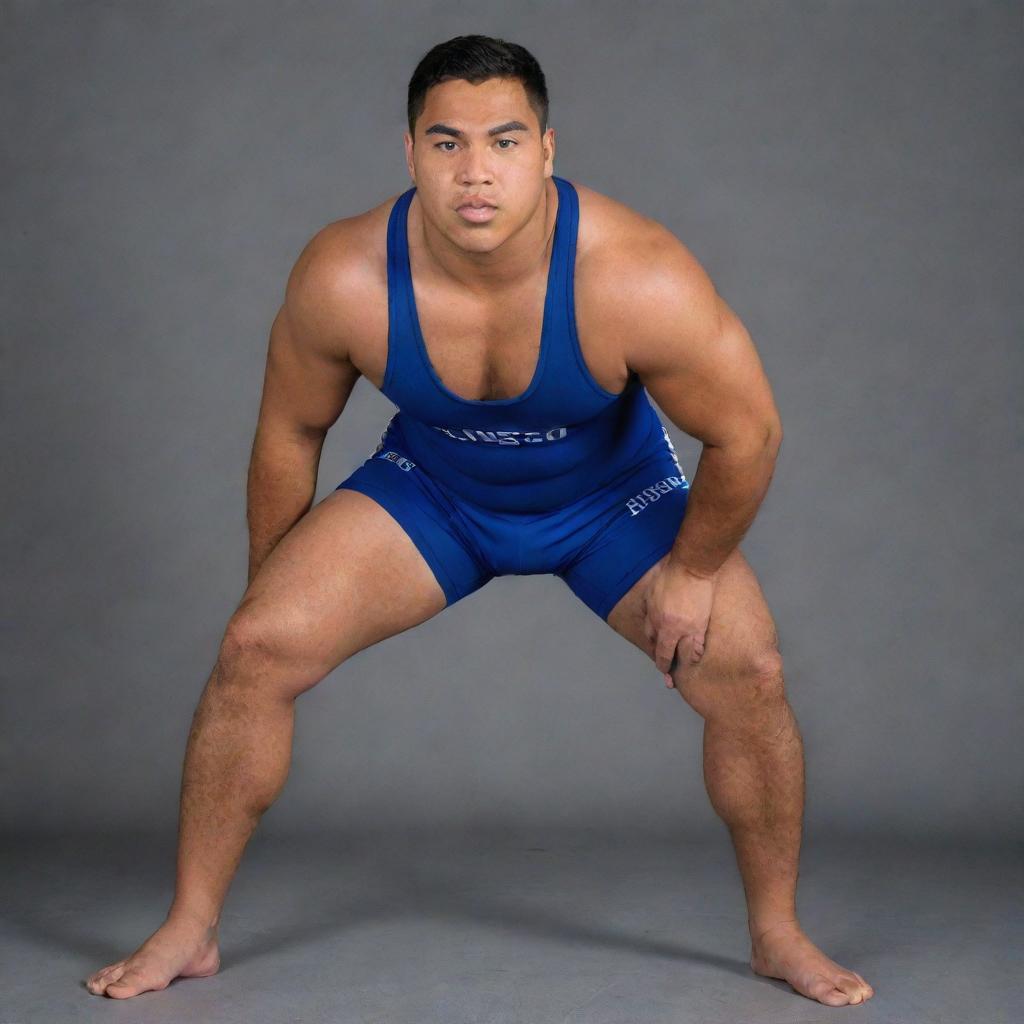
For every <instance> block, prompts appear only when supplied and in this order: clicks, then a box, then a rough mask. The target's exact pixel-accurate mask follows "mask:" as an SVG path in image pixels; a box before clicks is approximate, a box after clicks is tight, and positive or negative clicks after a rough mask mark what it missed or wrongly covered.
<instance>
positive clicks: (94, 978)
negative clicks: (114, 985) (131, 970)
mask: <svg viewBox="0 0 1024 1024" xmlns="http://www.w3.org/2000/svg"><path fill="white" fill-rule="evenodd" d="M127 963H128V961H127V960H118V961H117V963H115V964H110V965H108V966H107V967H103V968H101V969H100V970H98V971H97V972H96V973H95V974H91V975H89V977H88V978H87V979H86V981H85V987H86V988H87V989H88V990H89V991H90V992H92V993H93V995H102V994H103V989H104V987H105V986H106V985H107V984H109V983H110V981H112V980H113V978H114V972H115V971H117V972H119V975H120V974H121V973H124V968H125V965H126V964H127Z"/></svg>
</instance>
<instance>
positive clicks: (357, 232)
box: [285, 196, 398, 372]
mask: <svg viewBox="0 0 1024 1024" xmlns="http://www.w3.org/2000/svg"><path fill="white" fill-rule="evenodd" d="M397 198H398V197H397V196H390V197H389V198H388V199H386V200H385V201H384V202H382V203H380V204H379V205H377V206H375V207H373V208H372V209H370V210H367V211H366V212H365V213H361V214H357V215H355V216H351V217H343V218H340V219H338V220H335V221H332V222H330V223H329V224H326V225H324V227H322V228H320V230H319V231H317V232H316V233H315V234H314V235H313V236H312V237H311V238H310V239H309V241H308V242H307V243H306V244H305V246H304V247H303V249H302V251H301V253H300V254H299V256H298V258H297V259H296V261H295V265H294V267H293V268H292V270H291V273H290V274H289V277H288V284H287V287H286V292H285V304H286V307H287V309H288V314H289V319H290V320H291V322H292V324H293V326H294V327H295V328H296V329H297V330H298V331H299V332H301V333H302V334H303V335H304V336H305V337H307V338H308V339H309V342H310V344H313V345H315V346H317V347H318V348H321V349H323V350H324V354H331V353H333V354H335V355H337V356H338V357H339V358H348V359H350V360H351V361H352V362H353V363H354V364H355V365H356V366H357V367H358V368H359V369H360V370H363V371H364V372H365V370H364V364H365V363H366V354H367V351H368V346H370V348H371V350H372V343H373V340H374V339H375V338H379V337H381V332H383V336H384V337H386V336H387V219H388V214H389V212H390V210H391V206H392V205H393V204H394V202H395V200H396V199H397ZM370 362H371V364H372V359H371V360H370Z"/></svg>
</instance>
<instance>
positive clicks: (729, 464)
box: [670, 434, 779, 576]
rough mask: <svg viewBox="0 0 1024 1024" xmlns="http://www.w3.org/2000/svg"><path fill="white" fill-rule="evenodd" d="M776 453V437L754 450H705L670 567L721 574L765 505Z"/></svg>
mask: <svg viewBox="0 0 1024 1024" xmlns="http://www.w3.org/2000/svg"><path fill="white" fill-rule="evenodd" d="M778 448H779V441H778V440H777V439H776V436H775V435H774V434H769V435H768V437H767V438H766V439H765V441H764V442H763V443H761V444H755V445H751V444H749V443H747V444H744V443H737V444H733V445H726V446H720V447H719V446H713V445H707V444H706V445H704V448H703V450H702V451H701V456H700V460H699V461H698V463H697V471H696V473H695V474H694V477H693V482H692V484H691V485H690V494H689V498H688V500H687V505H686V515H685V516H683V523H682V526H681V527H680V528H679V533H678V535H677V536H676V540H675V543H674V545H673V547H672V551H671V552H670V561H672V562H673V563H675V564H677V565H679V566H683V567H685V568H687V569H689V570H690V571H691V572H694V573H697V574H699V575H704V576H710V575H712V574H713V573H716V572H717V571H718V570H719V569H720V568H721V566H722V563H723V562H724V561H725V560H726V559H727V558H728V557H729V555H730V554H731V553H732V552H733V551H734V550H735V549H736V547H737V545H738V544H739V542H740V540H741V539H742V538H743V536H744V535H745V534H746V532H747V530H748V529H749V528H750V525H751V523H753V521H754V517H755V515H756V514H757V510H758V508H759V507H760V505H761V502H762V501H763V500H764V496H765V494H766V493H767V491H768V485H769V484H770V483H771V478H772V473H773V472H774V469H775V459H776V456H777V454H778Z"/></svg>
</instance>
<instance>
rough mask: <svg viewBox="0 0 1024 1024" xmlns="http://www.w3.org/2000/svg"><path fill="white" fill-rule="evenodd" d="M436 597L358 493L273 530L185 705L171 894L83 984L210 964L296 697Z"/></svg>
mask: <svg viewBox="0 0 1024 1024" xmlns="http://www.w3.org/2000/svg"><path fill="white" fill-rule="evenodd" d="M445 604H446V602H445V597H444V593H443V591H442V590H441V587H440V586H439V584H438V583H437V581H436V580H435V578H434V576H433V573H432V572H431V570H430V568H429V566H428V565H427V563H426V562H425V561H424V560H423V558H422V556H421V555H420V554H419V552H418V550H417V549H416V547H415V546H414V545H413V543H412V541H411V540H410V539H409V537H408V536H407V535H406V533H405V532H404V531H403V530H402V529H401V527H400V526H399V525H398V523H396V522H395V520H394V519H392V518H391V516H390V515H388V513H386V512H385V511H384V510H383V509H382V508H381V507H380V506H379V505H378V504H377V503H376V502H374V501H373V500H372V499H370V498H368V497H366V496H365V495H363V494H360V493H357V492H353V491H349V490H341V491H335V492H333V493H332V494H331V495H330V496H329V497H328V498H326V499H325V500H324V501H322V502H321V503H320V504H319V505H317V506H315V507H314V508H313V509H311V510H310V512H309V513H308V514H307V515H306V516H305V517H303V519H302V520H300V521H299V523H297V524H296V525H295V527H294V528H293V529H292V530H291V531H290V532H289V533H288V534H287V535H286V536H285V537H284V538H283V539H282V540H281V541H280V543H279V544H278V546H277V547H276V548H275V549H274V551H273V552H272V553H271V555H270V556H269V557H268V558H267V560H266V562H265V563H264V564H263V566H262V567H261V568H260V571H259V573H258V574H257V575H256V578H255V579H254V580H253V581H252V584H251V585H250V587H249V589H248V591H247V592H246V595H245V597H244V598H243V600H242V603H241V604H240V605H239V608H238V610H237V611H236V612H235V614H234V616H233V617H232V619H231V622H230V623H229V624H228V627H227V630H226V631H225V636H224V641H223V643H222V645H221V650H220V654H219V656H218V659H217V663H216V665H215V666H214V669H213V672H212V673H211V675H210V679H209V681H208V682H207V684H206V688H205V689H204V691H203V695H202V697H201V699H200V701H199V705H198V707H197V708H196V711H195V715H194V716H193V720H192V728H191V732H190V735H189V738H188V743H187V747H186V753H185V764H184V769H183V772H182V787H181V803H180V814H179V822H178V826H179V838H178V860H177V878H176V888H175V896H174V901H173V903H172V905H171V908H170V910H169V912H168V914H167V917H166V919H165V921H164V924H163V925H161V927H160V928H158V929H157V931H156V932H154V933H153V935H151V936H150V938H149V939H147V940H146V942H144V943H143V944H142V946H140V947H139V948H138V949H137V950H136V951H135V953H133V954H132V955H131V956H129V957H127V958H125V959H124V960H119V961H117V962H116V963H114V964H110V965H109V966H107V967H105V968H104V969H103V970H100V971H97V972H96V973H95V974H94V975H92V976H91V977H90V978H89V979H88V981H87V982H86V987H87V988H88V989H89V991H90V992H92V993H93V994H95V995H102V994H104V993H105V994H106V995H109V996H112V997H114V998H119V999H124V998H128V997H130V996H134V995H138V994H139V993H140V992H146V991H151V990H159V989H162V988H166V987H167V985H168V984H169V983H170V982H171V981H172V980H173V979H174V978H176V977H202V976H208V975H210V974H213V973H215V972H216V971H217V969H218V967H219V964H220V958H219V953H218V948H217V927H218V923H219V920H220V914H221V908H222V906H223V903H224V900H225V897H226V895H227V891H228V888H229V886H230V884H231V880H232V878H233V876H234V873H235V871H236V869H237V867H238V864H239V862H240V861H241V858H242V853H243V851H244V849H245V846H246V843H247V842H248V840H249V837H250V836H251V835H252V833H253V831H254V830H255V828H256V826H257V824H258V822H259V820H260V818H261V816H262V815H263V813H264V812H265V811H266V810H267V808H268V807H270V806H271V804H272V803H273V802H274V800H275V799H276V798H277V796H278V794H279V793H280V792H281V790H282V788H283V787H284V784H285V780H286V779H287V776H288V770H289V766H290V762H291V749H292V733H293V727H294V718H295V700H296V698H297V697H298V696H300V695H301V694H302V693H304V692H305V691H307V690H308V689H310V688H311V687H312V686H314V685H315V684H316V683H317V681H319V680H320V679H322V678H323V677H324V676H325V675H327V674H328V673H329V672H330V671H331V670H332V669H333V668H334V667H335V666H337V665H339V664H340V663H341V662H343V661H344V660H345V659H346V658H348V657H350V656H351V655H352V654H354V653H356V652H357V651H359V650H362V649H364V648H365V647H368V646H370V645H371V644H374V643H377V642H378V641H380V640H382V639H384V638H385V637H388V636H393V635H394V634H396V633H400V632H402V631H404V630H406V629H409V628H411V627H412V626H414V625H417V624H418V623H420V622H423V621H425V620H426V619H428V618H430V617H431V616H433V615H435V614H437V612H439V611H440V610H441V609H442V608H444V607H445Z"/></svg>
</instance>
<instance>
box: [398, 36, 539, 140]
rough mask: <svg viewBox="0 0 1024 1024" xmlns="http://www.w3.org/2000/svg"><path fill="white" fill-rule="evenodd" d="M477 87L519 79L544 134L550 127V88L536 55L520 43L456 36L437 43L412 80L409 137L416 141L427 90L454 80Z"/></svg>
mask: <svg viewBox="0 0 1024 1024" xmlns="http://www.w3.org/2000/svg"><path fill="white" fill-rule="evenodd" d="M458 78H461V79H464V80H465V81H467V82H469V83H471V84H472V85H478V84H479V83H480V82H484V81H486V80H487V79H488V78H518V79H519V80H520V81H521V82H522V83H523V88H524V89H525V90H526V97H527V99H528V100H529V101H530V106H531V107H532V108H533V111H534V113H535V114H536V115H537V120H538V121H539V122H540V133H541V135H543V134H544V132H546V131H547V127H548V87H547V83H546V82H545V81H544V72H543V71H541V69H540V65H539V64H538V63H537V61H536V59H535V58H534V56H533V54H532V53H530V51H529V50H527V49H526V48H525V47H523V46H520V45H519V44H518V43H509V42H506V41H505V40H504V39H493V38H492V37H491V36H476V35H474V36H455V37H454V38H452V39H449V40H448V41H447V42H444V43H438V44H437V45H436V46H434V47H432V48H431V49H430V50H428V51H427V53H426V54H424V56H423V57H422V58H421V60H420V62H419V64H417V65H416V70H415V71H414V72H413V73H412V78H410V79H409V97H408V101H407V103H406V116H407V117H408V120H409V134H410V135H411V136H412V137H413V138H414V139H415V137H416V132H415V130H414V126H415V124H416V119H417V118H418V117H419V116H420V114H422V113H423V107H424V106H425V105H426V96H427V90H428V89H429V88H430V87H431V86H434V85H439V84H440V83H441V82H447V81H450V80H451V79H458Z"/></svg>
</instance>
